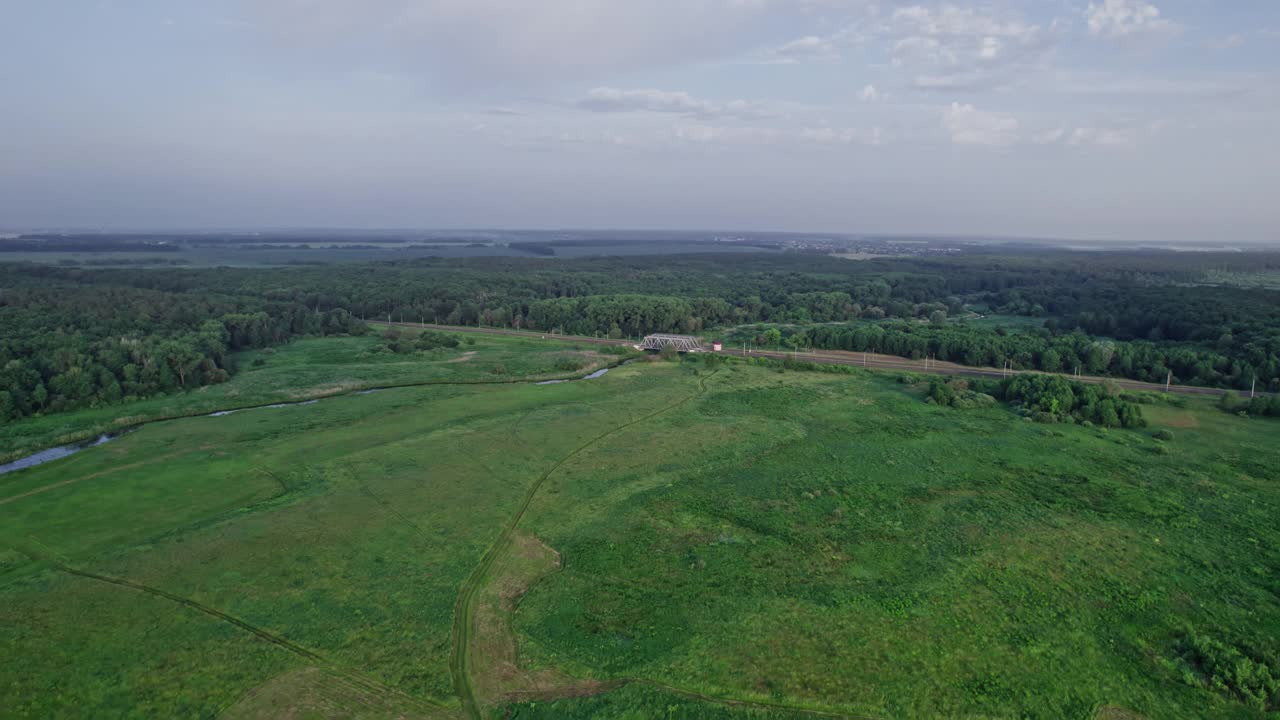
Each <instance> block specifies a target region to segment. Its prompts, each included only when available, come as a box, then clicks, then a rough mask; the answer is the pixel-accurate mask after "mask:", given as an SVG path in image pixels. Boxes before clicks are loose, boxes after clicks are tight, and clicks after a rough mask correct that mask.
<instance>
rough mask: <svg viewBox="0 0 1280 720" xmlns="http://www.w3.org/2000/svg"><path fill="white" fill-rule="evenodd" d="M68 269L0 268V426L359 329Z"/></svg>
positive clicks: (239, 300) (234, 299)
mask: <svg viewBox="0 0 1280 720" xmlns="http://www.w3.org/2000/svg"><path fill="white" fill-rule="evenodd" d="M15 267H16V268H17V269H15ZM77 272H87V271H65V270H64V271H58V270H56V269H54V268H48V267H40V266H11V265H10V266H6V265H0V288H2V289H0V422H7V421H11V420H15V419H18V418H22V417H26V416H29V415H34V414H39V413H49V412H60V411H63V410H72V409H76V408H83V407H97V406H102V405H111V404H115V403H120V402H127V401H130V400H135V399H140V398H145V397H150V396H153V395H157V394H160V393H168V392H173V391H177V390H185V389H192V388H196V387H200V386H202V385H210V384H216V383H221V382H224V381H226V380H227V379H228V378H229V377H230V375H231V374H232V373H233V372H234V371H235V364H234V360H233V356H232V353H233V352H235V351H237V350H243V349H246V348H256V347H265V346H268V345H273V344H278V343H281V342H286V341H288V340H289V339H290V338H293V337H296V336H299V335H328V334H346V333H361V332H364V329H365V326H364V323H361V322H360V321H358V320H355V319H353V318H352V317H351V314H350V313H349V312H347V311H346V310H343V309H338V308H331V309H329V310H326V311H323V312H316V311H315V310H314V309H312V308H308V307H305V306H303V305H299V304H297V303H293V302H289V301H280V300H269V299H264V298H259V297H245V296H237V295H233V294H224V293H206V292H194V293H188V292H181V291H165V290H153V289H144V288H137V287H130V286H129V285H127V284H115V283H104V282H92V283H80V282H77V281H76V275H75V274H73V273H77ZM133 272H159V271H133Z"/></svg>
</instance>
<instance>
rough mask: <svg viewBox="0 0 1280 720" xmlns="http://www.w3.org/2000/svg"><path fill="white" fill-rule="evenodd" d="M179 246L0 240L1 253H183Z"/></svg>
mask: <svg viewBox="0 0 1280 720" xmlns="http://www.w3.org/2000/svg"><path fill="white" fill-rule="evenodd" d="M181 251H182V248H181V247H179V246H177V245H169V244H165V243H159V242H157V243H145V242H117V241H108V240H94V239H89V238H84V239H77V240H71V239H48V240H35V239H29V238H27V237H21V238H18V239H16V240H0V252H181Z"/></svg>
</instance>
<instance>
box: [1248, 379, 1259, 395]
mask: <svg viewBox="0 0 1280 720" xmlns="http://www.w3.org/2000/svg"><path fill="white" fill-rule="evenodd" d="M1256 397H1258V376H1257V375H1254V376H1253V387H1251V388H1249V399H1250V400H1252V399H1253V398H1256Z"/></svg>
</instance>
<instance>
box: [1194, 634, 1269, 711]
mask: <svg viewBox="0 0 1280 720" xmlns="http://www.w3.org/2000/svg"><path fill="white" fill-rule="evenodd" d="M1176 651H1177V655H1178V657H1177V660H1175V661H1174V663H1173V666H1174V669H1175V670H1178V671H1180V675H1181V677H1182V681H1183V682H1185V683H1187V684H1188V685H1192V686H1195V687H1203V688H1206V689H1209V690H1216V691H1218V692H1221V693H1225V694H1229V695H1232V696H1234V697H1235V698H1236V699H1237V700H1239V701H1240V702H1242V703H1244V704H1245V705H1247V706H1249V707H1251V708H1253V709H1255V710H1260V711H1263V712H1266V711H1272V710H1280V674H1277V673H1276V672H1274V671H1273V670H1272V669H1271V667H1270V666H1269V665H1268V664H1267V663H1266V662H1265V661H1264V660H1263V659H1261V658H1259V657H1250V656H1249V655H1247V654H1245V653H1244V652H1241V651H1240V650H1239V649H1238V648H1235V647H1232V646H1230V645H1227V644H1225V643H1222V642H1219V641H1218V640H1215V639H1213V638H1210V637H1205V636H1203V635H1195V634H1192V635H1189V636H1187V637H1184V638H1183V639H1182V640H1181V641H1180V642H1179V643H1178V646H1177V648H1176Z"/></svg>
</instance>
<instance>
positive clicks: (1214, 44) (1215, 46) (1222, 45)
mask: <svg viewBox="0 0 1280 720" xmlns="http://www.w3.org/2000/svg"><path fill="white" fill-rule="evenodd" d="M1244 43H1245V39H1244V36H1243V35H1241V34H1239V33H1233V34H1231V35H1227V36H1225V37H1219V38H1213V39H1212V40H1210V41H1208V42H1207V43H1205V45H1206V46H1207V47H1208V48H1209V49H1210V50H1231V49H1233V48H1238V47H1240V46H1242V45H1244Z"/></svg>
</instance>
